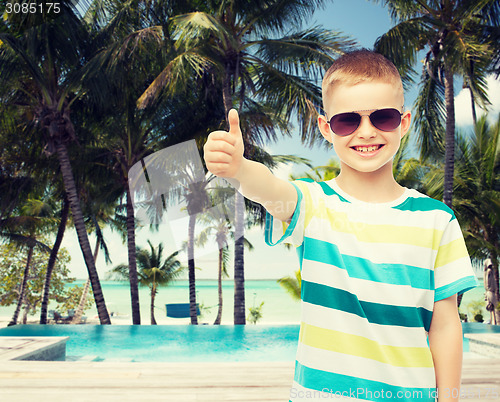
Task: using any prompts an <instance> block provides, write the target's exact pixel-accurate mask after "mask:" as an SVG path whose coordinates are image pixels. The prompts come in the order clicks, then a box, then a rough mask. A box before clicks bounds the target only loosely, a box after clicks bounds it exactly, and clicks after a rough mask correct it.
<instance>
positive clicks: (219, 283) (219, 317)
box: [214, 244, 223, 325]
mask: <svg viewBox="0 0 500 402" xmlns="http://www.w3.org/2000/svg"><path fill="white" fill-rule="evenodd" d="M222 248H223V245H221V244H219V277H218V280H217V291H218V294H219V309H218V310H217V317H216V318H215V321H214V325H220V322H221V320H222V258H223V250H222Z"/></svg>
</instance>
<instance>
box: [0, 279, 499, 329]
mask: <svg viewBox="0 0 500 402" xmlns="http://www.w3.org/2000/svg"><path fill="white" fill-rule="evenodd" d="M478 280H479V286H478V287H476V288H475V289H472V290H470V291H468V292H466V293H465V294H464V297H463V299H462V303H461V307H460V312H463V313H468V315H469V320H472V310H471V309H472V306H470V305H471V304H473V303H474V302H476V301H479V302H481V301H482V302H483V316H484V317H485V319H486V318H487V317H489V314H488V315H487V314H486V310H485V309H484V287H483V282H482V279H478ZM84 284H85V281H84V280H76V281H75V282H72V283H71V284H68V285H67V286H69V287H71V286H74V285H81V286H83V285H84ZM101 286H102V290H103V294H104V300H105V302H106V307H107V309H108V312H109V313H110V315H111V321H112V323H113V324H114V323H117V324H120V323H122V324H128V323H130V320H131V305H130V287H129V285H128V283H127V282H117V281H101ZM222 291H223V310H222V324H232V323H233V303H234V282H233V281H232V280H224V281H223V282H222ZM196 301H197V303H199V305H200V313H201V315H200V317H199V322H200V323H206V324H212V323H213V321H214V320H215V317H216V316H217V307H218V292H217V281H216V280H197V281H196ZM139 302H140V310H141V323H142V324H149V323H150V322H151V313H150V305H151V294H150V290H149V288H148V287H139ZM169 303H189V283H188V281H187V280H177V281H173V282H171V283H170V284H168V285H167V286H163V287H160V288H159V290H158V293H157V295H156V298H155V319H156V321H157V323H158V324H187V323H189V318H186V319H185V318H170V317H168V318H167V317H166V307H165V305H166V304H169ZM261 303H264V304H263V305H262V308H261V315H262V317H261V318H260V319H259V321H258V322H257V324H298V323H299V322H300V302H299V301H297V300H294V299H293V298H292V297H291V296H290V294H289V293H288V292H286V291H285V290H284V289H283V288H282V287H281V286H280V285H279V283H278V282H277V281H276V280H247V281H246V282H245V304H246V305H245V307H246V310H247V316H248V313H249V308H251V307H259V306H260V305H261ZM56 307H57V304H56V303H53V302H51V304H50V305H49V309H55V308H56ZM14 310H15V305H11V306H0V317H11V316H12V314H13V313H14ZM38 316H39V309H38V312H37V313H36V315H33V316H28V321H33V320H36V319H38ZM85 316H86V317H87V318H88V320H89V321H92V320H94V322H95V320H96V319H97V310H96V308H95V305H94V306H93V307H92V308H90V309H88V310H86V311H85Z"/></svg>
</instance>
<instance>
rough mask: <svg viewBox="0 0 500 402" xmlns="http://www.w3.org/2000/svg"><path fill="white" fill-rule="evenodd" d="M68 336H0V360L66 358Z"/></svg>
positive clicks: (51, 359)
mask: <svg viewBox="0 0 500 402" xmlns="http://www.w3.org/2000/svg"><path fill="white" fill-rule="evenodd" d="M68 339H69V336H64V337H63V336H36V337H35V336H30V337H18V336H15V337H14V336H12V337H11V336H0V361H6V360H49V361H64V360H66V342H67V341H68Z"/></svg>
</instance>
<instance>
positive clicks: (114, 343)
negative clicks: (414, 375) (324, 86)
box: [0, 323, 500, 362]
mask: <svg viewBox="0 0 500 402" xmlns="http://www.w3.org/2000/svg"><path fill="white" fill-rule="evenodd" d="M462 327H463V332H464V334H468V333H500V326H491V325H484V324H480V323H463V324H462ZM298 335H299V326H298V325H281V326H268V325H257V326H254V325H252V326H250V325H246V326H241V325H236V326H233V325H221V326H212V325H200V326H192V325H158V326H133V325H114V326H113V325H112V326H104V325H103V326H101V325H47V326H40V325H16V326H14V327H8V328H3V329H0V336H69V340H68V342H67V344H66V356H67V360H78V359H82V358H83V359H90V360H94V361H103V360H105V361H129V362H181V361H182V362H207V361H210V362H225V361H247V362H251V361H293V360H294V359H295V351H296V348H297V340H298ZM468 351H469V343H468V339H467V338H464V352H468Z"/></svg>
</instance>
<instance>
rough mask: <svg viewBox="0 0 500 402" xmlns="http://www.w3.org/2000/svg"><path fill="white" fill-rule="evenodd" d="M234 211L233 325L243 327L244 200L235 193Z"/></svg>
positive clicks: (238, 193) (244, 320)
mask: <svg viewBox="0 0 500 402" xmlns="http://www.w3.org/2000/svg"><path fill="white" fill-rule="evenodd" d="M235 200H236V211H235V222H234V227H235V229H234V237H235V239H236V240H235V242H234V325H245V323H246V318H245V261H244V251H245V248H244V245H245V237H244V236H245V233H244V232H245V228H244V217H245V199H244V198H243V195H242V194H240V192H238V191H236V193H235Z"/></svg>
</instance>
